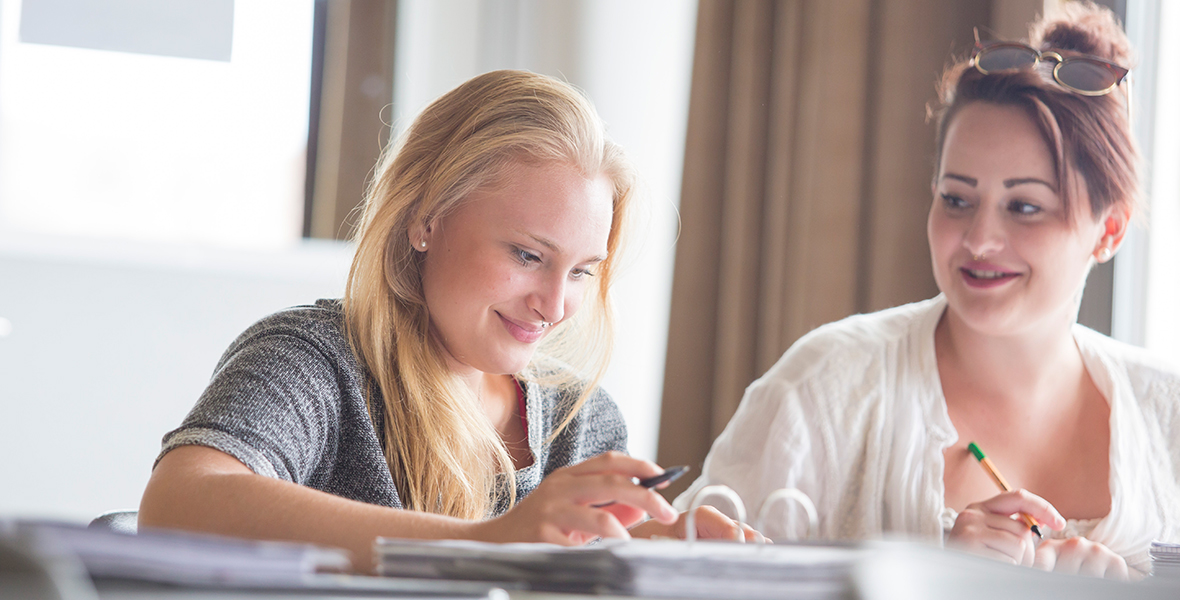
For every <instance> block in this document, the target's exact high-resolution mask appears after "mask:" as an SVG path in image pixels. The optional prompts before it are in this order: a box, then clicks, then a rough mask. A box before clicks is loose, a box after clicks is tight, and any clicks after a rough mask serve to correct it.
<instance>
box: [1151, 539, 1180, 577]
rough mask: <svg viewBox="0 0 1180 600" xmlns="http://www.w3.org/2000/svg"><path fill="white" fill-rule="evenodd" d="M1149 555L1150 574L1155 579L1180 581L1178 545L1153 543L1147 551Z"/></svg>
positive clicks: (1179, 546) (1179, 550)
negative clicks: (1163, 578) (1162, 578)
mask: <svg viewBox="0 0 1180 600" xmlns="http://www.w3.org/2000/svg"><path fill="white" fill-rule="evenodd" d="M1148 554H1150V555H1151V574H1152V576H1155V577H1167V578H1171V579H1180V544H1172V543H1168V542H1161V541H1158V540H1157V541H1154V542H1152V543H1151V548H1150V549H1148Z"/></svg>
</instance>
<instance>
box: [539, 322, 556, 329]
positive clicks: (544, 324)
mask: <svg viewBox="0 0 1180 600" xmlns="http://www.w3.org/2000/svg"><path fill="white" fill-rule="evenodd" d="M552 324H553V323H550V322H548V321H541V329H548V328H549V326H550V325H552Z"/></svg>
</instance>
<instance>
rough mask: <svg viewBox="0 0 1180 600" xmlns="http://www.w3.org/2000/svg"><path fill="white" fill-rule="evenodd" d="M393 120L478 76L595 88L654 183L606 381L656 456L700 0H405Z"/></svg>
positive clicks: (624, 286) (598, 101)
mask: <svg viewBox="0 0 1180 600" xmlns="http://www.w3.org/2000/svg"><path fill="white" fill-rule="evenodd" d="M399 10H400V12H399V14H398V48H397V68H396V73H395V78H394V81H395V84H394V94H395V97H394V110H393V114H394V119H395V124H397V125H398V126H400V127H403V128H404V126H405V124H406V123H407V122H408V121H409V120H410V119H412V118H413V115H414V114H416V113H417V112H418V111H420V110H421V109H422V107H423V106H425V105H426V104H427V103H428V102H429V101H430V100H432V99H434V98H435V97H437V96H439V95H441V94H443V93H444V92H446V91H448V90H450V89H451V88H453V87H455V86H456V85H458V84H460V83H462V82H463V81H465V80H467V79H469V78H470V77H472V76H474V75H477V74H479V73H482V72H485V71H488V70H492V69H500V68H518V69H528V70H531V71H536V72H539V73H545V74H547V75H553V76H556V77H560V78H563V79H565V80H567V81H569V82H571V83H573V84H574V85H576V86H578V87H579V88H581V89H583V90H585V92H586V93H587V95H588V96H589V97H590V99H591V100H592V101H593V102H594V104H595V105H596V106H597V107H598V111H599V113H600V114H601V115H602V117H603V119H604V120H605V121H606V122H607V125H608V127H609V130H610V134H611V136H612V137H613V138H614V139H615V141H617V142H619V143H620V144H622V145H623V146H624V147H625V148H627V149H628V151H629V152H630V153H631V156H632V157H633V158H634V160H635V162H636V163H637V164H638V166H639V169H640V172H641V174H642V175H643V177H644V179H645V181H646V183H647V186H648V188H649V191H650V200H651V203H650V204H651V210H650V218H649V219H648V221H649V222H648V223H647V224H646V226H645V227H644V228H642V229H641V235H640V236H639V237H640V238H641V239H640V241H639V242H638V244H637V246H639V248H637V250H638V251H639V252H638V260H637V261H636V262H635V263H634V264H633V265H632V267H631V268H630V270H629V271H628V272H627V273H626V274H625V275H624V277H622V278H621V280H620V281H619V283H618V284H617V286H616V287H615V299H616V302H617V303H618V305H619V308H620V319H619V320H620V323H619V325H620V335H619V344H618V345H617V350H616V353H615V357H614V360H613V362H612V364H611V369H610V371H609V372H608V374H607V379H606V381H605V382H604V386H605V387H606V389H607V391H609V392H610V393H611V394H612V395H614V397H615V399H616V400H617V401H618V402H619V404H620V406H621V407H622V409H623V412H624V415H625V416H626V418H627V423H628V426H629V428H630V431H631V452H632V453H633V454H635V455H637V456H641V457H644V458H654V457H655V454H656V435H657V432H658V430H659V426H658V423H659V412H660V396H661V393H662V388H663V381H664V356H665V350H666V348H665V346H666V343H667V327H668V310H669V305H670V297H671V287H672V260H673V245H674V243H675V236H676V232H677V229H678V222H677V213H676V206H677V203H678V200H679V197H680V178H681V165H682V163H683V158H684V134H685V126H686V123H687V120H688V92H689V82H690V76H691V70H692V51H693V36H694V30H695V25H696V2H689V1H686V0H646V1H643V2H636V1H634V0H547V1H546V0H402V1H401V2H399Z"/></svg>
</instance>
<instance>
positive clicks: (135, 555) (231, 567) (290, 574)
mask: <svg viewBox="0 0 1180 600" xmlns="http://www.w3.org/2000/svg"><path fill="white" fill-rule="evenodd" d="M8 529H9V530H10V532H11V533H10V535H13V536H17V537H20V538H21V539H23V540H25V542H26V543H28V544H30V545H32V546H33V547H34V548H35V549H36V550H37V551H38V552H39V553H41V554H45V555H63V554H64V555H69V556H73V557H76V558H77V559H78V560H80V561H81V563H82V564H83V565H84V566H85V568H86V571H87V572H88V573H89V574H90V576H91V577H94V578H121V579H136V580H142V581H157V582H163V583H170V584H183V585H239V586H245V587H260V586H274V585H279V586H296V585H298V584H300V583H302V582H303V581H304V580H305V579H306V578H307V577H309V576H311V575H314V574H316V573H322V572H338V571H345V570H348V569H349V568H350V567H351V562H350V561H349V559H348V555H347V554H346V553H345V552H344V551H343V550H336V549H330V548H322V547H319V546H313V545H310V544H293V543H284V542H258V541H251V540H242V539H235V538H226V537H219V536H212V535H199V534H193V533H181V532H167V531H140V533H139V534H138V535H125V534H121V533H114V532H112V531H105V530H99V529H87V528H85V527H81V526H75V525H67V524H60V523H29V522H25V523H18V524H16V526H10V527H9V528H8Z"/></svg>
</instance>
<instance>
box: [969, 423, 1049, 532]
mask: <svg viewBox="0 0 1180 600" xmlns="http://www.w3.org/2000/svg"><path fill="white" fill-rule="evenodd" d="M967 449H968V450H970V451H971V454H974V455H975V458H976V459H977V460H979V464H981V465H983V470H985V471H987V474H988V475H991V476H992V479H993V480H994V481H995V482H996V485H998V486H1000V490H1001V491H1005V492H1010V491H1012V486H1010V485H1008V482H1007V481H1006V480H1005V479H1004V476H1003V475H1000V471H999V470H998V469H996V466H995V465H993V464H992V461H991V460H989V459H988V457H987V455H985V454H984V453H983V450H980V449H979V446H977V445H976V444H975V442H971V443H970V444H968V445H967ZM1020 518H1022V519H1024V522H1025V523H1026V524H1027V525H1028V528H1029V529H1031V530H1032V532H1033V533H1035V534H1037V537H1039V538H1043V537H1044V536H1042V535H1041V530H1040V528H1039V527H1037V526H1038V525H1040V523H1037V520H1036V519H1034V518H1032V517H1030V516H1028V515H1026V514H1024V513H1020Z"/></svg>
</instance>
